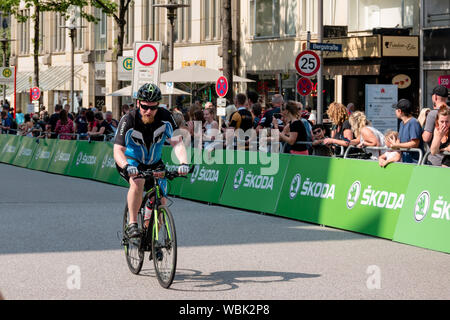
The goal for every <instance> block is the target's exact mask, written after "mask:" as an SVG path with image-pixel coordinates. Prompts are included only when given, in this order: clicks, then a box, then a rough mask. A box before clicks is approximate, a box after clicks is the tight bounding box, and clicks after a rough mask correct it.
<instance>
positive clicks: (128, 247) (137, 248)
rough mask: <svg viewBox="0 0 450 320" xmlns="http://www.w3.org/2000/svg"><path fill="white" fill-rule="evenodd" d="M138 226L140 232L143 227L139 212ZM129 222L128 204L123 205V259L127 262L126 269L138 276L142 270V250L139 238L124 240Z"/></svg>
mask: <svg viewBox="0 0 450 320" xmlns="http://www.w3.org/2000/svg"><path fill="white" fill-rule="evenodd" d="M137 220H138V226H139V229H141V230H142V225H143V217H142V214H141V210H140V209H139V212H138V219H137ZM128 221H129V211H128V204H126V205H125V210H124V214H123V227H122V232H123V237H124V244H123V245H124V249H125V258H126V260H127V265H128V269H130V271H131V273H133V274H139V273H140V272H141V270H142V265H143V264H144V250H142V246H141V242H142V239H141V238H137V239H127V238H126V229H127V226H128Z"/></svg>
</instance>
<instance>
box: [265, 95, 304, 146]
mask: <svg viewBox="0 0 450 320" xmlns="http://www.w3.org/2000/svg"><path fill="white" fill-rule="evenodd" d="M281 114H282V116H283V119H284V128H283V131H282V132H280V142H285V143H286V144H287V147H288V150H289V153H291V154H302V155H308V154H309V152H308V145H307V144H298V143H297V142H306V141H307V134H306V128H305V126H304V125H303V122H302V120H301V119H298V118H297V117H298V107H297V105H296V104H293V103H288V104H287V105H283V106H281ZM272 124H273V127H274V129H278V121H277V119H276V118H275V117H273V119H272ZM285 150H286V149H285Z"/></svg>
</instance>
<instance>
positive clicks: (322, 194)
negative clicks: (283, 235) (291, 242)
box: [277, 157, 414, 239]
mask: <svg viewBox="0 0 450 320" xmlns="http://www.w3.org/2000/svg"><path fill="white" fill-rule="evenodd" d="M413 168H414V166H412V165H404V164H391V165H389V166H388V167H387V168H380V167H379V165H378V163H377V162H373V161H360V160H349V159H336V158H320V157H293V158H292V160H291V163H290V166H289V169H288V170H287V172H288V173H287V175H286V180H285V185H284V186H283V189H282V193H281V196H280V201H279V206H278V208H277V214H279V215H282V216H286V217H290V218H294V219H299V220H303V221H309V222H313V223H318V224H323V225H326V226H330V227H336V228H340V229H345V230H350V231H355V232H360V233H364V234H369V235H374V236H377V237H382V238H387V239H392V238H393V235H394V232H395V226H396V224H397V219H398V217H399V214H400V211H401V209H402V207H403V205H404V203H405V194H406V191H407V187H408V181H409V178H410V176H411V173H412V170H413Z"/></svg>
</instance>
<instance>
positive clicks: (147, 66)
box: [131, 41, 162, 99]
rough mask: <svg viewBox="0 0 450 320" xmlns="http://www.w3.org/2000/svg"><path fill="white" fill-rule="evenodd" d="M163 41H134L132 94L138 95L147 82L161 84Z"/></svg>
mask: <svg viewBox="0 0 450 320" xmlns="http://www.w3.org/2000/svg"><path fill="white" fill-rule="evenodd" d="M161 46H162V45H161V42H159V41H152V42H150V41H137V42H135V43H134V56H133V77H132V82H131V88H132V89H131V94H132V97H133V98H134V99H136V97H137V92H138V90H139V88H140V87H141V86H142V85H143V84H145V83H153V84H155V85H157V86H159V73H160V69H161Z"/></svg>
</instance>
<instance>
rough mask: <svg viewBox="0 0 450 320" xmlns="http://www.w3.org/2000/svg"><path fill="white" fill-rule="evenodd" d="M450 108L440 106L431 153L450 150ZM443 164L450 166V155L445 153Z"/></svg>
mask: <svg viewBox="0 0 450 320" xmlns="http://www.w3.org/2000/svg"><path fill="white" fill-rule="evenodd" d="M449 115H450V110H449V109H448V108H447V106H446V105H443V106H441V107H440V108H439V111H438V114H437V116H436V125H435V128H434V134H433V141H432V143H431V147H430V151H431V154H433V155H436V154H438V153H442V152H444V151H449V152H450V140H449V138H448V137H449V131H450V130H449V126H450V118H449ZM441 166H443V167H450V156H448V155H443V159H442V163H441Z"/></svg>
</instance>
